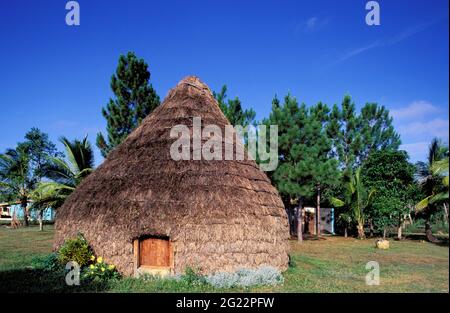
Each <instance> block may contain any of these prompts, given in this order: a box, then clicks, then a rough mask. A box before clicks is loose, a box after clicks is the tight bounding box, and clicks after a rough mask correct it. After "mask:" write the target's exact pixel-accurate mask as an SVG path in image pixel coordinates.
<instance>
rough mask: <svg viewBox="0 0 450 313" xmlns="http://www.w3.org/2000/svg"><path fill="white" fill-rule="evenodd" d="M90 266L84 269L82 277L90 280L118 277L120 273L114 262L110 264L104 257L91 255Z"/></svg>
mask: <svg viewBox="0 0 450 313" xmlns="http://www.w3.org/2000/svg"><path fill="white" fill-rule="evenodd" d="M89 263H90V264H89V266H86V267H85V268H84V269H83V275H82V277H83V278H84V279H86V280H88V281H90V280H93V281H95V280H108V279H118V278H120V274H119V272H118V271H117V269H116V267H115V266H114V265H113V264H108V263H106V262H104V261H103V258H102V257H98V258H95V256H93V255H92V256H91V258H90V262H89Z"/></svg>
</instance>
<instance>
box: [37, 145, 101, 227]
mask: <svg viewBox="0 0 450 313" xmlns="http://www.w3.org/2000/svg"><path fill="white" fill-rule="evenodd" d="M60 141H61V143H62V144H63V145H64V148H65V153H66V160H64V159H61V158H50V162H48V164H46V165H45V167H44V169H43V172H44V175H45V177H47V178H48V179H50V180H51V181H47V182H41V183H40V184H39V185H38V186H37V188H36V189H35V191H34V192H33V194H32V196H33V208H35V209H37V210H39V213H40V214H39V216H40V221H42V214H43V211H44V210H45V208H48V207H52V208H54V209H57V208H59V207H60V206H61V205H62V204H63V203H64V201H65V200H66V198H67V197H68V196H69V195H70V194H71V193H72V192H73V191H74V190H75V188H76V187H77V186H78V185H79V184H80V183H81V181H82V180H83V179H84V178H86V176H88V175H89V174H90V173H91V172H92V171H93V169H94V152H93V150H92V146H91V144H90V142H89V141H88V140H87V136H86V137H85V138H84V139H83V140H81V141H80V140H77V139H75V140H73V141H70V140H68V139H67V138H66V137H62V138H61V139H60Z"/></svg>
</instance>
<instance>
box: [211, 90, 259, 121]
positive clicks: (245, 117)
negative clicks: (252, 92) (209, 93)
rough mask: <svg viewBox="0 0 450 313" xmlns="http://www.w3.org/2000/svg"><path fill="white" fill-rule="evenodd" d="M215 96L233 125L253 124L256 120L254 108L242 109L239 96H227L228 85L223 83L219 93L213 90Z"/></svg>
mask: <svg viewBox="0 0 450 313" xmlns="http://www.w3.org/2000/svg"><path fill="white" fill-rule="evenodd" d="M213 95H214V98H216V100H217V102H218V103H219V107H220V109H221V110H222V112H223V114H224V115H225V116H226V118H227V119H228V120H229V121H230V123H231V125H233V126H236V125H241V126H243V127H245V126H248V125H252V124H253V123H254V120H255V116H256V112H255V111H254V110H253V109H249V110H244V109H242V104H241V100H239V98H238V97H236V98H234V99H232V100H231V99H226V98H227V86H226V85H223V86H222V89H221V90H220V92H219V93H216V92H213Z"/></svg>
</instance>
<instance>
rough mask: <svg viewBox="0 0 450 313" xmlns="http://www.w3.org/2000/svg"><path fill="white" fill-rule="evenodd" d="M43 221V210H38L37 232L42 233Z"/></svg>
mask: <svg viewBox="0 0 450 313" xmlns="http://www.w3.org/2000/svg"><path fill="white" fill-rule="evenodd" d="M43 219H44V210H39V231H42V230H43V229H44V225H43Z"/></svg>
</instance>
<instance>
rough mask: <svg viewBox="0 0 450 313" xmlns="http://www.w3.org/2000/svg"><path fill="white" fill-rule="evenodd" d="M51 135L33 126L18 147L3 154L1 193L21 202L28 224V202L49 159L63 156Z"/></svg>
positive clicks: (9, 198) (0, 168)
mask: <svg viewBox="0 0 450 313" xmlns="http://www.w3.org/2000/svg"><path fill="white" fill-rule="evenodd" d="M62 155H63V154H62V153H60V152H58V151H57V149H56V146H55V144H54V143H53V142H51V141H50V139H49V137H48V134H46V133H43V132H42V131H41V130H39V129H38V128H32V129H31V130H30V131H28V132H27V133H26V134H25V140H24V141H23V142H19V143H18V144H17V147H16V148H15V149H8V150H7V151H6V152H5V153H4V154H2V155H0V180H1V187H0V189H1V193H2V194H3V195H4V197H5V198H7V199H8V200H9V201H10V202H16V201H18V202H19V203H20V205H21V207H22V210H23V212H24V223H25V226H28V218H29V210H28V202H29V201H30V200H31V193H32V191H33V189H34V188H35V187H36V185H37V184H38V183H39V182H40V181H41V180H42V178H43V176H44V174H43V168H44V167H45V166H46V164H48V162H49V160H50V158H52V157H61V156H62Z"/></svg>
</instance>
